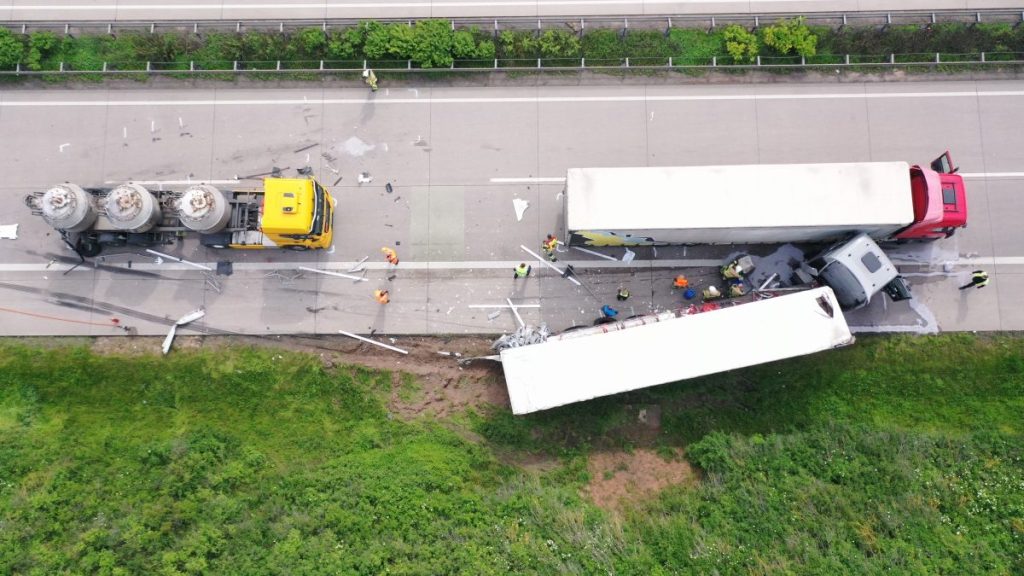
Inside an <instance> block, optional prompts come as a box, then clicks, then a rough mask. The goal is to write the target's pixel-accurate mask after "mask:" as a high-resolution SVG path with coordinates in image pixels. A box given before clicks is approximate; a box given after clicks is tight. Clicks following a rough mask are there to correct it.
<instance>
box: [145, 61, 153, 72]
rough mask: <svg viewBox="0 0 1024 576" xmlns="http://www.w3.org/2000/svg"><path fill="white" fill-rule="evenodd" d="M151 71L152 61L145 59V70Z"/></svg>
mask: <svg viewBox="0 0 1024 576" xmlns="http://www.w3.org/2000/svg"><path fill="white" fill-rule="evenodd" d="M152 71H153V63H152V62H150V61H148V60H147V61H146V72H152Z"/></svg>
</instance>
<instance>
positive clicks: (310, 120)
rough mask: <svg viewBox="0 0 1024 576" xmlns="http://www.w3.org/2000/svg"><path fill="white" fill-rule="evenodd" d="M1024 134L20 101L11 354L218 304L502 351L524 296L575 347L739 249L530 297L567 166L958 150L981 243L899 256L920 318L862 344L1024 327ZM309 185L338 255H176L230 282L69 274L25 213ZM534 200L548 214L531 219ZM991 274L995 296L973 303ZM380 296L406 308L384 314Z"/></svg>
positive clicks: (588, 261)
mask: <svg viewBox="0 0 1024 576" xmlns="http://www.w3.org/2000/svg"><path fill="white" fill-rule="evenodd" d="M1022 118H1024V82H1020V81H984V82H981V81H962V82H907V83H864V84H821V85H814V84H792V85H790V84H781V85H764V84H761V85H715V86H711V85H687V86H656V87H655V86H647V87H645V86H608V87H529V88H514V87H501V88H498V87H493V88H416V87H410V88H406V87H401V88H393V87H389V86H387V85H386V83H382V87H381V90H380V91H378V92H376V93H370V92H369V90H364V89H356V88H346V89H325V88H322V87H317V88H308V89H302V88H296V89H270V88H268V89H263V90H244V89H233V88H223V89H197V88H192V89H182V90H159V89H141V90H124V89H119V90H108V89H98V88H97V89H67V90H65V89H49V90H41V91H33V90H6V91H2V92H0V166H2V168H3V174H4V179H3V181H2V184H0V195H2V198H3V199H4V202H3V203H0V225H10V224H18V237H17V239H14V240H10V239H0V295H2V304H0V334H3V335H26V334H94V335H105V334H117V333H120V328H118V327H117V326H118V325H119V326H129V327H131V328H132V329H133V330H135V331H137V332H138V333H140V334H163V333H165V332H166V330H167V327H168V325H169V323H170V322H173V320H174V319H176V318H178V317H180V316H182V315H183V314H185V313H187V312H189V311H190V310H193V309H195V308H197V307H200V306H202V307H205V309H206V310H207V316H206V318H204V319H203V321H201V322H198V323H196V324H193V325H191V329H193V330H198V331H212V332H220V333H224V332H226V333H246V334H290V333H321V334H332V333H336V332H337V330H346V331H349V332H355V333H361V334H365V333H369V332H371V331H375V332H376V333H378V334H381V333H386V334H390V335H400V334H424V333H437V334H459V333H499V332H502V331H508V330H511V329H513V328H514V327H515V325H516V324H515V320H514V319H513V316H512V315H511V314H510V313H509V311H508V310H502V309H501V308H498V307H497V306H499V305H502V304H504V303H505V302H506V298H510V299H512V301H513V302H516V303H520V304H524V305H527V307H524V308H522V309H521V310H520V311H519V312H520V314H521V315H522V317H523V318H524V320H526V321H527V322H530V323H539V322H542V321H543V322H546V323H547V324H548V325H549V326H550V327H551V328H552V329H555V330H561V329H564V328H566V327H569V326H572V325H577V324H589V323H590V322H591V321H592V320H593V318H595V317H596V316H597V314H598V310H599V309H600V307H601V305H602V304H606V303H611V304H613V305H616V304H617V303H616V302H615V301H614V294H615V291H616V289H617V288H618V287H619V286H620V285H626V286H628V287H629V288H630V289H631V291H632V294H633V297H632V298H630V300H629V301H627V302H626V303H624V305H623V306H620V310H622V313H623V314H624V315H632V314H639V313H644V312H648V311H651V310H658V309H666V308H669V307H673V306H678V305H679V304H680V302H681V299H680V296H679V294H677V293H674V292H673V291H672V289H671V278H672V277H673V276H674V275H675V274H676V273H677V272H678V271H679V270H684V271H691V272H692V273H693V274H696V275H697V276H695V277H694V278H693V281H694V282H696V283H701V282H704V281H706V280H709V279H705V278H701V277H700V276H699V272H700V270H701V267H706V266H708V265H713V264H715V263H717V262H719V261H720V259H722V258H724V257H725V256H726V255H728V254H729V253H730V252H732V251H733V250H732V249H731V248H728V247H718V248H704V249H700V250H698V249H695V248H690V249H683V248H676V249H662V250H659V251H658V252H657V254H655V252H654V251H652V250H640V249H638V250H636V253H637V256H636V259H635V260H634V261H633V262H631V263H626V262H621V261H617V262H612V261H609V260H607V259H603V258H599V257H597V256H592V255H590V254H585V253H582V252H577V251H575V250H572V251H568V252H564V253H561V254H559V256H560V261H559V262H558V264H559V265H561V264H564V263H567V262H572V263H574V264H575V265H576V266H577V268H578V271H579V278H580V280H582V281H583V283H584V286H582V287H580V286H575V285H573V284H571V283H569V282H568V281H566V280H565V279H562V278H561V277H559V276H558V275H557V274H556V273H555V272H553V271H550V270H546V269H544V267H543V266H542V265H540V264H539V263H536V262H535V263H534V273H533V275H532V276H531V277H530V278H529V279H527V280H518V281H517V280H514V279H513V278H512V275H513V274H512V267H513V266H514V265H515V264H517V263H518V262H520V261H529V260H530V256H529V255H528V254H526V252H524V251H523V250H522V249H521V248H520V245H524V246H526V247H528V248H530V249H531V250H533V251H539V247H540V242H541V240H542V238H543V237H544V235H545V234H547V233H549V232H555V233H558V234H561V233H562V232H563V230H562V225H561V210H562V208H561V206H562V204H561V196H560V193H561V190H562V182H561V179H562V178H564V175H565V170H566V169H567V168H570V167H584V166H643V165H699V164H730V163H786V162H852V161H878V160H904V161H908V162H911V163H927V162H929V161H930V160H931V159H932V158H934V157H935V156H937V155H938V154H940V153H941V152H943V151H944V150H946V149H949V150H950V151H951V153H952V154H953V157H954V160H955V161H956V163H957V164H958V165H959V166H960V168H961V172H962V173H964V174H965V175H966V176H967V186H968V190H967V194H968V199H969V205H970V224H969V226H968V228H967V229H966V230H963V231H961V232H960V233H958V234H957V235H956V236H954V237H953V238H952V239H949V240H944V241H939V242H936V243H931V244H923V245H911V246H904V247H900V248H899V249H897V250H895V251H894V252H893V253H892V255H893V256H894V257H895V259H896V260H897V261H898V262H899V263H900V265H901V268H902V270H903V272H904V273H906V274H907V275H908V277H909V278H910V280H911V281H912V282H913V291H914V294H915V299H914V300H913V301H911V302H909V303H908V302H901V303H896V304H892V303H887V302H886V301H885V299H884V298H878V299H877V300H876V301H875V302H873V304H872V306H871V307H870V308H869V309H867V310H864V311H859V312H856V313H853V314H850V315H849V322H850V324H851V325H852V326H854V327H855V329H857V330H858V331H861V332H865V331H915V332H927V331H935V330H944V331H949V330H1020V329H1022V328H1024V307H1022V306H1021V305H1020V303H1021V300H1020V296H1019V293H1020V292H1021V290H1022V289H1024V234H1022V233H1021V226H1020V215H1021V214H1024V195H1022V194H1021V189H1022V185H1024V133H1022V131H1021V130H1020V128H1019V127H1020V124H1021V119H1022ZM305 166H309V167H310V168H312V170H313V173H314V174H315V175H316V176H317V177H319V178H320V180H321V181H322V182H323V183H325V184H326V185H327V186H328V187H329V188H330V189H331V190H332V192H333V194H334V196H335V198H336V199H337V203H338V204H337V212H336V218H335V230H336V235H335V243H334V247H333V248H332V249H331V250H329V251H320V252H316V253H303V254H297V253H292V252H242V251H230V250H228V251H223V250H222V251H216V250H208V249H205V248H202V247H200V246H198V243H197V242H196V241H195V240H193V239H188V240H186V241H184V242H180V243H179V244H178V245H176V246H173V247H167V248H164V249H163V251H165V252H167V253H169V254H171V255H174V256H176V257H178V258H184V259H187V260H190V261H193V262H197V263H201V264H203V265H206V266H209V267H214V266H215V265H216V263H217V262H218V261H230V262H232V266H233V273H232V274H231V275H230V276H227V275H217V274H213V273H207V272H204V271H203V270H200V269H197V268H195V267H192V266H189V265H187V264H181V263H176V262H173V261H170V260H168V259H163V261H162V262H161V261H158V259H157V258H155V257H154V256H153V255H151V254H146V253H144V252H142V251H141V250H136V251H133V252H131V253H126V254H118V255H111V256H108V257H106V258H105V259H104V260H102V261H100V262H97V263H96V266H80V267H77V268H75V269H73V270H70V269H71V263H72V262H73V261H74V260H73V254H72V253H71V252H69V251H68V250H67V249H65V248H64V247H63V246H62V244H61V242H60V240H59V239H58V237H57V235H56V234H55V233H54V232H53V231H52V230H49V229H48V228H47V226H46V224H45V223H44V222H43V221H42V220H41V219H40V218H38V217H35V216H32V215H31V214H30V213H29V211H28V209H27V208H26V207H25V206H24V205H23V203H22V198H23V197H24V196H25V195H26V194H27V193H29V192H32V191H35V190H44V189H46V188H47V187H49V186H51V185H53V184H55V183H58V182H62V181H71V182H75V183H78V184H80V185H82V186H99V185H105V184H107V185H109V184H113V183H118V182H122V181H125V180H129V179H131V180H136V181H143V182H146V184H147V185H148V186H150V187H153V188H158V187H161V186H163V187H167V188H175V187H179V188H180V187H182V186H183V185H184V184H185V183H187V182H190V181H211V182H215V183H217V185H219V186H223V187H225V188H230V187H232V186H240V187H255V186H258V185H259V181H258V180H254V179H246V177H247V176H251V175H255V174H262V173H266V172H269V171H271V170H272V169H273V168H274V167H277V168H281V169H282V171H283V173H284V174H285V175H294V174H295V170H297V169H298V168H302V167H305ZM361 174H368V175H369V176H371V177H372V181H371V182H366V183H360V182H359V176H360V175H361ZM387 183H391V184H392V188H393V191H392V192H391V193H388V192H387V191H386V189H385V184H387ZM517 198H518V199H522V200H526V201H527V202H528V203H529V207H528V208H527V209H526V210H525V212H524V213H523V217H522V220H518V219H517V217H516V213H515V210H514V208H513V200H514V199H517ZM707 201H714V199H707ZM655 208H656V207H655ZM382 246H393V247H395V248H396V249H397V250H398V254H399V256H400V258H401V260H402V261H401V264H400V265H399V267H398V269H397V270H395V271H389V270H387V268H386V266H385V263H384V261H383V258H382V256H381V254H380V248H381V247H382ZM760 250H762V251H763V250H764V249H760ZM601 252H602V253H604V254H605V255H607V256H609V257H611V258H616V259H619V258H621V257H622V255H623V253H624V251H623V250H622V249H621V248H618V249H605V250H602V251H601ZM366 256H368V257H369V260H368V264H369V267H368V270H367V272H366V278H367V281H366V282H354V281H351V280H346V279H343V278H337V277H331V276H325V275H318V274H314V273H309V272H302V271H301V270H299V269H298V268H299V267H311V268H320V269H326V270H331V271H335V272H345V271H346V270H348V269H350V268H352V267H353V265H354V264H355V263H356V262H357V261H359V260H360V259H362V258H363V257H366ZM975 268H984V269H986V270H988V271H989V273H990V274H991V276H992V279H993V280H992V284H991V285H990V286H989V287H987V288H984V289H982V290H971V291H959V290H958V289H957V287H958V286H959V285H960V284H961V283H963V282H965V281H966V279H967V278H968V276H969V273H970V271H971V270H973V269H975ZM391 276H394V278H392V279H390V280H389V278H390V277H391ZM382 287H387V288H389V289H390V291H391V295H392V302H391V303H390V304H388V305H386V306H381V305H379V304H377V303H376V302H375V301H374V300H373V297H372V292H373V290H374V289H376V288H382ZM499 310H501V313H500V314H499V315H498V316H497V317H493V318H492V316H493V313H494V312H496V311H499ZM114 318H117V320H118V322H117V323H116V325H115V323H114V322H113V319H114ZM749 328H750V329H762V328H763V327H749ZM187 332H188V330H183V331H182V333H187Z"/></svg>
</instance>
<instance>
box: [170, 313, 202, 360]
mask: <svg viewBox="0 0 1024 576" xmlns="http://www.w3.org/2000/svg"><path fill="white" fill-rule="evenodd" d="M203 316H206V310H203V309H202V308H199V309H196V310H193V311H191V312H189V313H188V314H185V315H184V316H182V317H181V318H178V321H177V322H175V323H174V324H173V325H172V326H171V330H170V331H169V332H168V333H167V337H165V338H164V343H163V346H162V347H161V350H163V352H164V354H167V353H168V352H170V351H171V343H172V342H174V335H175V334H176V333H177V331H178V326H184V325H185V324H188V323H189V322H195V321H196V320H199V319H200V318H202V317H203Z"/></svg>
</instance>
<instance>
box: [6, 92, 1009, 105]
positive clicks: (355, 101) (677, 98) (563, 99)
mask: <svg viewBox="0 0 1024 576" xmlns="http://www.w3.org/2000/svg"><path fill="white" fill-rule="evenodd" d="M997 96H1024V90H996V91H959V92H870V93H863V92H850V93H821V94H706V95H673V96H542V97H539V98H518V97H505V98H483V97H478V98H391V99H387V98H379V99H377V100H374V104H376V105H387V104H537V103H541V104H558V103H567V104H586V103H608V102H700V101H715V100H860V99H868V100H884V99H888V98H987V97H997ZM331 104H339V105H353V106H365V105H366V99H365V98H308V99H307V98H303V99H301V100H299V99H294V98H280V99H253V100H237V99H235V100H4V101H2V102H0V108H33V107H43V108H45V107H56V108H73V107H82V106H92V107H102V106H112V107H131V106H305V105H331Z"/></svg>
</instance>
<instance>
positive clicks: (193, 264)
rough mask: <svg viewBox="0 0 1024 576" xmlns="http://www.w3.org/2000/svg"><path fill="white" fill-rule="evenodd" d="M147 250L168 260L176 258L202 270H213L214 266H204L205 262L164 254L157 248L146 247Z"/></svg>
mask: <svg viewBox="0 0 1024 576" xmlns="http://www.w3.org/2000/svg"><path fill="white" fill-rule="evenodd" d="M146 252H149V253H150V254H152V255H154V256H159V257H161V258H167V259H168V260H174V261H175V262H181V263H182V264H188V265H189V266H195V267H196V268H199V269H200V270H206V271H207V272H213V268H210V267H209V266H204V265H203V264H197V263H195V262H191V261H189V260H185V259H183V258H178V257H177V256H171V255H170V254H164V253H163V252H157V251H156V250H150V249H149V248H146Z"/></svg>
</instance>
